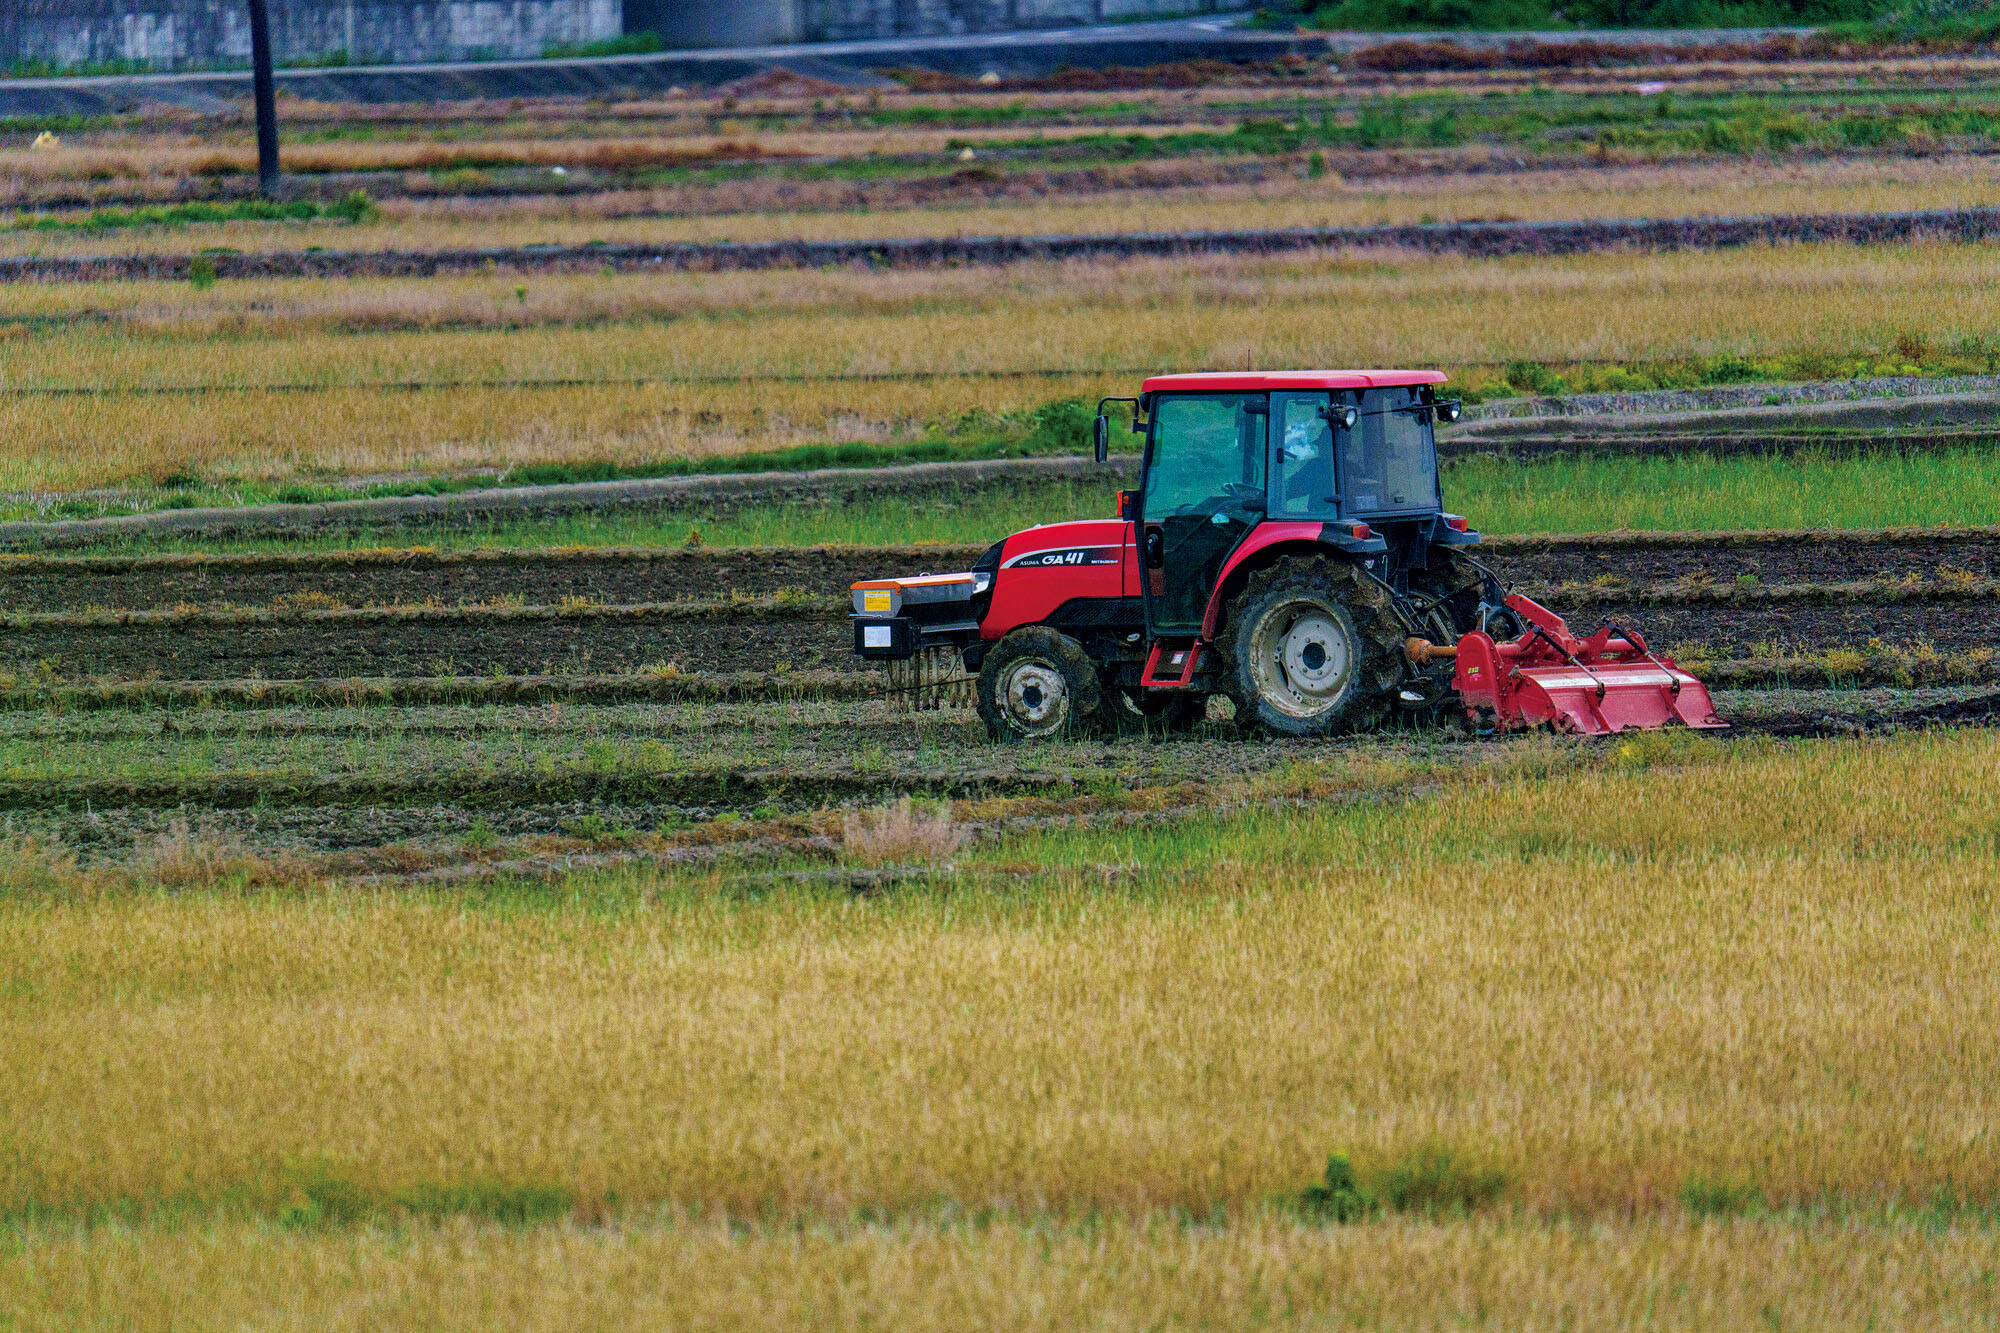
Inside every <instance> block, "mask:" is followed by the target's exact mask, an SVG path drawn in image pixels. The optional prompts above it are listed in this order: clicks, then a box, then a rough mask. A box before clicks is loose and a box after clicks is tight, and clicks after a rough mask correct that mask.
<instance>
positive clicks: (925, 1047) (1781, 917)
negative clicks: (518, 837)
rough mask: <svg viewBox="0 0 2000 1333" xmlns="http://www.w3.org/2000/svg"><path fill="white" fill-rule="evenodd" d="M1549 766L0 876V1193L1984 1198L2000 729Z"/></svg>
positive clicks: (1990, 1179)
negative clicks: (1482, 1164) (262, 892)
mask: <svg viewBox="0 0 2000 1333" xmlns="http://www.w3.org/2000/svg"><path fill="white" fill-rule="evenodd" d="M1535 755H1536V752H1535V751H1534V750H1533V749H1532V747H1530V748H1529V749H1528V750H1527V751H1525V752H1517V758H1518V759H1519V760H1520V761H1521V762H1517V763H1515V764H1513V765H1511V766H1510V767H1507V768H1503V769H1500V770H1495V771H1493V772H1492V775H1491V777H1490V778H1489V779H1485V780H1480V779H1477V778H1475V779H1474V780H1472V781H1470V782H1468V783H1466V784H1464V785H1461V786H1457V787H1454V788H1452V789H1450V790H1449V791H1447V793H1446V794H1444V795H1442V796H1439V797H1437V798H1434V799H1431V800H1428V801H1419V802H1417V803H1415V804H1413V805H1410V806H1408V807H1406V808H1403V809H1400V810H1398V809H1396V808H1393V807H1392V808H1388V809H1383V808H1380V807H1368V808H1365V809H1360V810H1351V811H1346V812H1325V811H1323V812H1319V813H1311V812H1306V813H1300V812H1296V811H1290V810H1287V811H1283V812H1279V813H1268V814H1261V815H1252V816H1248V817H1244V818H1241V819H1235V820H1222V821H1218V820H1213V819H1210V820H1202V821H1196V822H1195V823H1193V824H1191V825H1188V826H1181V827H1176V828H1170V829H1166V830H1152V831H1144V830H1142V831H1129V832H1125V833H1120V834H1080V835H1074V836H1070V837H1030V838H1024V839H1020V840H1016V841H1015V842H1013V843H1012V844H1011V845H1008V846H1006V847H1003V848H1001V849H999V850H997V851H992V852H974V853H972V854H971V857H970V861H969V864H974V865H977V864H985V865H988V866H991V867H992V868H993V869H994V871H995V875H994V877H993V878H992V879H990V880H989V879H976V880H974V881H972V882H971V883H970V884H969V885H968V886H967V887H965V888H963V889H961V890H959V891H957V892H952V891H948V890H946V889H942V888H940V889H933V890H923V889H916V890H908V889H906V890H903V891H901V892H899V893H897V894H895V895H892V896H890V897H888V898H882V899H874V900H860V901H857V900H850V899H846V898H842V897H836V898H826V899H818V898H813V897H811V896H801V895H799V894H779V895H777V896H776V897H764V898H753V899H750V900H747V901H746V900H743V899H739V898H734V897H730V896H726V895H718V894H716V893H714V892H713V890H712V889H711V888H709V887H706V886H705V885H704V884H703V882H702V881H700V880H694V881H689V882H687V883H685V884H684V885H678V886H677V885H675V884H672V883H667V884H663V883H660V882H658V881H653V880H648V879H644V878H641V879H638V880H632V881H614V882H611V883H608V884H599V885H594V886H590V885H586V886H580V887H582V889H583V896H582V898H581V899H580V900H577V902H578V905H577V906H574V907H570V906H564V905H563V904H564V903H565V902H568V901H570V899H569V898H568V897H567V895H559V896H557V897H556V898H555V899H553V900H552V901H550V902H548V903H547V904H546V905H542V906H534V905H532V904H530V906H529V910H515V911H505V912H488V911H483V910H479V909H478V908H477V907H475V906H473V905H471V904H464V903H458V902H452V901H434V900H426V899H424V898H421V897H403V898H398V897H385V896H372V895H371V896H360V895H356V896H347V897H337V898H327V897H324V896H318V895H313V896H300V897H292V898H277V899H255V898H252V899H231V898H227V897H220V896H214V895H195V896H192V897H185V896H184V897H157V898H154V897H143V896H141V897H130V896H121V895H117V894H113V895H110V896H108V897H100V898H97V899H94V900H89V901H65V900H63V899H62V897H61V896H60V895H58V896H56V897H55V898H54V899H53V900H51V899H47V898H42V899H37V898H35V897H33V896H30V897H29V898H26V899H23V898H20V897H15V898H14V900H13V901H11V902H8V903H6V904H5V905H4V907H0V911H4V914H5V916H4V919H5V922H6V930H5V931H4V932H0V972H3V973H4V975H5V976H6V977H7V978H8V982H9V984H8V987H7V989H6V990H5V991H4V992H0V1078H4V1079H5V1082H6V1085H7V1086H8V1088H9V1089H10V1092H9V1095H8V1097H7V1098H6V1099H4V1101H0V1142H4V1143H6V1145H7V1151H6V1152H5V1153H4V1154H0V1215H5V1214H12V1215H15V1216H20V1215H22V1214H24V1213H31V1212H33V1211H34V1210H37V1209H55V1210H62V1209H73V1208H90V1207H93V1206H108V1207H120V1206H125V1207H131V1208H134V1209H137V1210H139V1211H141V1212H143V1211H144V1210H145V1209H147V1208H148V1207H151V1206H155V1205H165V1204H170V1203H172V1202H173V1201H174V1200H177V1199H178V1200H182V1201H191V1205H192V1206H194V1207H195V1208H196V1209H197V1212H198V1210H199V1208H200V1207H201V1206H203V1204H204V1201H207V1202H209V1203H212V1204H214V1205H215V1206H217V1207H224V1206H226V1205H227V1204H228V1201H230V1200H235V1201H237V1202H238V1203H240V1204H242V1205H243V1206H247V1207H250V1208H252V1209H253V1210H256V1209H270V1208H277V1207H279V1206H281V1205H282V1204H283V1202H284V1199H285V1197H286V1191H287V1189H288V1186H287V1185H286V1183H285V1181H286V1176H285V1175H284V1172H285V1170H286V1168H287V1166H288V1164H290V1165H296V1164H298V1163H308V1162H319V1161H325V1162H331V1163H333V1164H335V1166H336V1167H337V1168H338V1170H339V1171H340V1172H342V1173H343V1174H344V1176H345V1178H349V1179H352V1180H353V1181H355V1182H356V1183H357V1187H358V1188H365V1189H373V1190H401V1189H415V1188H420V1187H422V1186H424V1185H425V1184H426V1183H427V1182H428V1183H437V1184H442V1185H449V1184H451V1183H452V1182H454V1181H460V1180H466V1179H492V1180H498V1181H503V1182H527V1183H539V1184H545V1185H548V1186H550V1187H554V1188H560V1189H563V1190H566V1191H568V1192H569V1196H570V1197H571V1198H573V1200H574V1201H575V1203H576V1206H577V1208H578V1209H579V1214H578V1215H579V1216H598V1215H602V1214H603V1212H604V1211H605V1210H606V1209H610V1210H612V1211H614V1212H615V1211H617V1210H618V1209H625V1208H639V1209H644V1208H647V1207H650V1206H654V1205H661V1206H669V1207H672V1208H679V1209H687V1210H700V1211H705V1212H709V1211H713V1210H723V1211H726V1212H728V1213H731V1214H736V1215H743V1216H750V1217H764V1218H770V1219H773V1220H778V1219H786V1218H813V1217H824V1218H831V1219H840V1218H846V1217H850V1216H852V1215H854V1214H856V1213H857V1211H859V1210H890V1211H892V1212H893V1211H900V1210H916V1212H917V1213H919V1214H920V1215H928V1214H931V1213H933V1212H935V1211H936V1210H938V1209H940V1208H947V1209H950V1208H955V1209H959V1210H980V1209H987V1208H1001V1209H1009V1210H1013V1211H1016V1212H1021V1213H1027V1214H1039V1213H1042V1212H1048V1213H1050V1214H1053V1215H1056V1216H1067V1217H1082V1216H1085V1215H1088V1214H1090V1213H1092V1212H1095V1211H1099V1210H1107V1211H1110V1212H1112V1213H1116V1214H1120V1215H1125V1216H1130V1217H1139V1216H1142V1215H1144V1214H1146V1213H1148V1212H1149V1211H1152V1210H1156V1209H1161V1208H1180V1209H1185V1210H1188V1211H1189V1212H1191V1213H1192V1214H1194V1215H1195V1216H1207V1215H1209V1214H1210V1213H1211V1211H1213V1210H1221V1211H1222V1212H1224V1213H1227V1214H1229V1215H1232V1216H1234V1215H1241V1214H1246V1213H1247V1212H1254V1211H1255V1210H1257V1209H1259V1208H1261V1207H1263V1206H1264V1205H1265V1203H1266V1202H1267V1201H1268V1200H1270V1199H1272V1198H1274V1197H1279V1196H1284V1195H1289V1194H1293V1193H1295V1192H1296V1191H1297V1190H1298V1189H1300V1188H1301V1187H1302V1186H1304V1185H1305V1184H1307V1183H1308V1182H1309V1181H1310V1180H1311V1179H1312V1178H1313V1177H1314V1176H1315V1175H1316V1174H1317V1173H1318V1169H1319V1167H1320V1165H1321V1164H1322V1163H1323V1162H1324V1160H1325V1155H1326V1154H1327V1153H1328V1152H1329V1151H1332V1150H1336V1149H1340V1150H1347V1151H1351V1152H1352V1153H1353V1154H1355V1157H1356V1160H1357V1162H1358V1163H1360V1164H1361V1165H1362V1166H1363V1167H1364V1168H1366V1167H1368V1166H1369V1164H1371V1163H1381V1162H1384V1161H1387V1160H1390V1159H1393V1158H1395V1157H1396V1156H1398V1155H1399V1154H1401V1153H1404V1152H1407V1151H1408V1150H1410V1149H1411V1148H1413V1147H1416V1146H1418V1145H1423V1144H1427V1143H1441V1144H1446V1145H1450V1146H1453V1147H1455V1148H1457V1149H1459V1150H1461V1151H1464V1152H1466V1153H1469V1154H1472V1155H1475V1156H1479V1157H1483V1158H1488V1159H1491V1160H1495V1161H1498V1162H1500V1163H1501V1164H1503V1165H1504V1166H1505V1167H1506V1168H1507V1169H1508V1170H1509V1172H1510V1173H1511V1178H1512V1180H1513V1182H1514V1183H1513V1187H1512V1190H1511V1192H1510V1194H1509V1196H1508V1202H1507V1203H1505V1204H1503V1205H1502V1207H1503V1208H1506V1207H1518V1208H1522V1209H1525V1210H1527V1211H1528V1212H1529V1213H1531V1214H1548V1215H1555V1216H1564V1215H1573V1216H1580V1217H1594V1216H1603V1217H1619V1216H1626V1215H1637V1216H1646V1215H1652V1214H1656V1213H1661V1212H1666V1213H1674V1212H1677V1210H1678V1207H1679V1205H1678V1204H1677V1203H1675V1202H1674V1200H1675V1199H1676V1196H1677V1193H1678V1192H1679V1191H1680V1190H1681V1189H1682V1188H1683V1186H1684V1184H1685V1183H1686V1182H1687V1181H1689V1180H1690V1179H1704V1180H1718V1181H1737V1182H1744V1183H1746V1184H1748V1185H1750V1186H1754V1187H1755V1188H1756V1189H1757V1190H1759V1191H1761V1192H1762V1193H1763V1195H1764V1196H1766V1197H1768V1198H1769V1199H1770V1200H1771V1201H1772V1202H1773V1203H1774V1204H1777V1205H1799V1206H1805V1207H1814V1206H1827V1207H1832V1208H1834V1209H1835V1210H1836V1211H1838V1210H1839V1209H1841V1208H1844V1207H1850V1206H1851V1207H1855V1208H1859V1209H1862V1210H1864V1211H1865V1210H1869V1209H1874V1208H1883V1207H1890V1206H1892V1205H1897V1204H1901V1205H1904V1206H1909V1207H1918V1208H1922V1207H1926V1206H1929V1205H1930V1204H1932V1203H1933V1201H1936V1200H1940V1199H1941V1200H1943V1201H1945V1202H1946V1203H1947V1204H1948V1205H1950V1206H1972V1207H1975V1208H1985V1209H1990V1208H1992V1207H1993V1206H1994V1205H1995V1204H1996V1203H2000V1149H1996V1144H1995V1141H1994V1138H1993V1132H1992V1124H1993V1121H1994V1117H1995V1113H1996V1111H2000V1090H1996V1088H1995V1086H1994V1085H1993V1082H1992V1080H1991V1078H1990V1076H1989V1075H1990V1071H1991V1070H1992V1069H1993V1068H1994V1065H1995V1061H1996V1059H2000V1033H1996V1032H1995V1030H1994V1027H1993V1025H1992V1023H1991V1021H1990V1017H1991V1015H1992V1013H1993V1012H1994V1009H1995V1006H1996V1004H2000V967H1996V963H2000V932H1996V928H1995V924H1994V923H1995V921H1996V919H2000V918H1996V917H1995V915H1994V907H1995V903H1994V893H1995V889H1994V886H1995V884H1996V883H2000V877H1997V876H1996V875H1995V846H1994V841H1993V838H1992V834H1991V828H1990V822H1991V821H1990V818H1989V816H1988V815H1987V814H1986V813H1985V812H1986V811H1987V810H1988V809H1989V808H1990V805H1991V798H1992V779H1991V776H1990V775H1991V773H1992V771H1993V767H1994V764H1995V761H1996V760H2000V738H1995V737H1993V736H1991V735H1988V734H1984V733H1981V734H1977V735H1963V736H1940V737H1924V738H1916V739H1908V740H1902V741H1897V742H1894V743H1886V744H1882V743H1876V744H1863V743H1851V744H1845V745H1821V746H1810V747H1804V748H1800V749H1796V750H1773V751H1764V750H1759V749H1755V748H1746V749H1737V750H1732V751H1726V752H1724V751H1720V750H1719V749H1718V747H1714V746H1708V747H1701V746H1690V747H1682V748H1680V749H1678V750H1677V749H1676V747H1672V746H1666V745H1656V744H1653V743H1651V742H1646V743H1631V744H1628V745H1627V746H1625V747H1623V749H1620V750H1614V751H1613V752H1612V754H1611V757H1610V763H1611V767H1612V771H1608V772H1602V773H1590V772H1586V773H1581V774H1576V773H1571V774H1568V775H1565V776H1556V777H1549V778H1543V777H1537V776H1534V766H1533V763H1532V761H1533V760H1534V758H1535ZM1676 755H1678V756H1679V757H1678V758H1675V756H1676ZM1360 758H1361V759H1362V761H1363V762H1370V761H1368V760H1367V758H1366V756H1360ZM1649 761H1650V762H1651V763H1652V764H1653V766H1650V767H1646V766H1642V765H1646V764H1647V763H1648V762H1649ZM1329 762H1332V763H1334V764H1339V763H1340V762H1342V761H1340V760H1338V759H1336V760H1332V761H1329ZM1621 766H1627V767H1625V768H1621ZM1106 867H1118V868H1119V869H1117V870H1116V871H1115V872H1114V874H1113V878H1114V880H1115V882H1117V883H1118V884H1120V885H1121V887H1115V888H1113V887H1107V870H1106Z"/></svg>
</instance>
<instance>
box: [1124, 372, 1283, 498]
mask: <svg viewBox="0 0 2000 1333" xmlns="http://www.w3.org/2000/svg"><path fill="white" fill-rule="evenodd" d="M1262 401H1263V396H1262V395H1261V394H1244V393H1218V394H1191V393H1188V394H1180V393H1177V394H1162V395H1161V396H1160V398H1159V401H1158V402H1157V403H1156V404H1155V406H1154V408H1153V462H1152V466H1151V467H1150V468H1148V469H1147V471H1146V497H1145V514H1146V517H1147V518H1148V519H1149V520H1153V521H1156V522H1157V521H1158V520H1160V519H1163V518H1167V517H1169V516H1171V515H1182V516H1186V515H1192V514H1201V515H1203V516H1207V515H1208V514H1212V513H1214V512H1216V511H1217V510H1218V509H1219V508H1223V507H1226V505H1227V504H1228V502H1229V501H1230V500H1232V499H1234V498H1237V497H1240V496H1242V495H1244V494H1246V493H1251V494H1254V495H1255V496H1256V497H1257V498H1259V499H1262V498H1263V494H1264V417H1263V416H1262V415H1261V414H1253V413H1251V412H1249V411H1247V410H1246V409H1247V408H1248V407H1250V406H1251V405H1253V404H1255V405H1258V406H1261V405H1262Z"/></svg>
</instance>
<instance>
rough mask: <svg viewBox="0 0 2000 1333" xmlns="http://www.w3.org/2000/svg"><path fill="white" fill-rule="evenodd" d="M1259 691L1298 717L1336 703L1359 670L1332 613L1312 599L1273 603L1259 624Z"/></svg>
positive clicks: (1257, 654)
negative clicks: (1355, 668)
mask: <svg viewBox="0 0 2000 1333" xmlns="http://www.w3.org/2000/svg"><path fill="white" fill-rule="evenodd" d="M1256 643H1257V653H1256V658H1255V661H1254V663H1253V669H1254V671H1255V674H1256V677H1257V683H1258V686H1259V692H1260V693H1261V694H1262V695H1263V696H1264V698H1265V699H1266V700H1267V701H1269V702H1270V703H1271V704H1272V705H1273V706H1275V707H1277V708H1281V709H1283V710H1284V711H1285V712H1288V713H1291V714H1293V715H1294V716H1298V717H1310V716H1312V715H1314V714H1316V713H1320V712H1324V711H1325V710H1326V709H1328V708H1330V707H1332V706H1333V705H1334V704H1335V703H1336V702H1337V701H1338V700H1339V698H1340V696H1341V693H1342V692H1343V691H1344V690H1345V689H1346V688H1347V685H1348V682H1349V680H1350V679H1351V677H1352V676H1353V674H1354V645H1353V644H1352V642H1350V640H1349V637H1348V633H1347V630H1346V628H1345V626H1343V625H1342V624H1341V623H1340V621H1339V620H1337V619H1336V618H1335V616H1334V614H1333V613H1332V612H1330V611H1329V610H1327V609H1326V608H1325V607H1324V606H1321V605H1315V604H1313V603H1311V602H1292V603H1288V604H1286V605H1284V606H1277V607H1273V608H1272V609H1271V611H1270V612H1269V613H1268V614H1267V615H1266V616H1265V617H1264V620H1263V622H1262V623H1261V624H1260V625H1258V627H1257V634H1256Z"/></svg>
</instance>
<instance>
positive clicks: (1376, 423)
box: [1340, 387, 1438, 514]
mask: <svg viewBox="0 0 2000 1333" xmlns="http://www.w3.org/2000/svg"><path fill="white" fill-rule="evenodd" d="M1422 403H1423V397H1422V390H1420V389H1417V388H1415V387H1409V388H1399V389H1371V390H1369V391H1368V392H1367V393H1364V394H1363V395H1361V419H1360V421H1358V422H1357V423H1355V427H1354V429H1353V430H1351V431H1346V432H1344V435H1345V439H1344V440H1343V442H1342V448H1341V456H1340V463H1341V493H1342V494H1343V495H1344V496H1345V510H1346V512H1347V513H1350V514H1394V513H1401V512H1404V511H1407V510H1413V509H1432V508H1435V507H1436V505H1437V503H1438V481H1437V450H1436V446H1435V445H1434V444H1433V443H1432V441H1431V422H1430V413H1429V412H1427V411H1425V410H1424V409H1423V407H1422Z"/></svg>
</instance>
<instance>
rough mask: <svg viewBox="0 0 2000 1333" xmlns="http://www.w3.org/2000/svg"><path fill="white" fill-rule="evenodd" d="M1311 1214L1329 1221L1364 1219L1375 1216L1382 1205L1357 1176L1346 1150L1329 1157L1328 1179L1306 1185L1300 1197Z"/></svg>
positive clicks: (1327, 1164) (1358, 1220) (1359, 1220)
mask: <svg viewBox="0 0 2000 1333" xmlns="http://www.w3.org/2000/svg"><path fill="white" fill-rule="evenodd" d="M1299 1203H1300V1206H1301V1207H1302V1208H1303V1209H1304V1210H1305V1212H1307V1213H1308V1214H1310V1215H1312V1216H1314V1217H1317V1218H1321V1219H1324V1220H1326V1221H1329V1222H1342V1223H1345V1222H1362V1221H1366V1220H1367V1219H1368V1218H1370V1217H1372V1216H1374V1214H1375V1212H1376V1210H1377V1208H1379V1207H1380V1205H1379V1204H1378V1203H1377V1202H1376V1200H1375V1196H1374V1195H1373V1194H1371V1193H1369V1192H1368V1191H1367V1190H1365V1189H1363V1188H1362V1187H1361V1184H1360V1182H1358V1181H1357V1180H1355V1178H1354V1165H1353V1163H1351V1162H1349V1161H1348V1160H1347V1155H1346V1154H1345V1153H1334V1154H1332V1155H1331V1156H1329V1157H1328V1158H1327V1159H1326V1179H1325V1180H1323V1181H1321V1182H1320V1183H1319V1184H1317V1185H1308V1186H1306V1191H1305V1193H1304V1194H1303V1195H1301V1196H1300V1199H1299Z"/></svg>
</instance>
